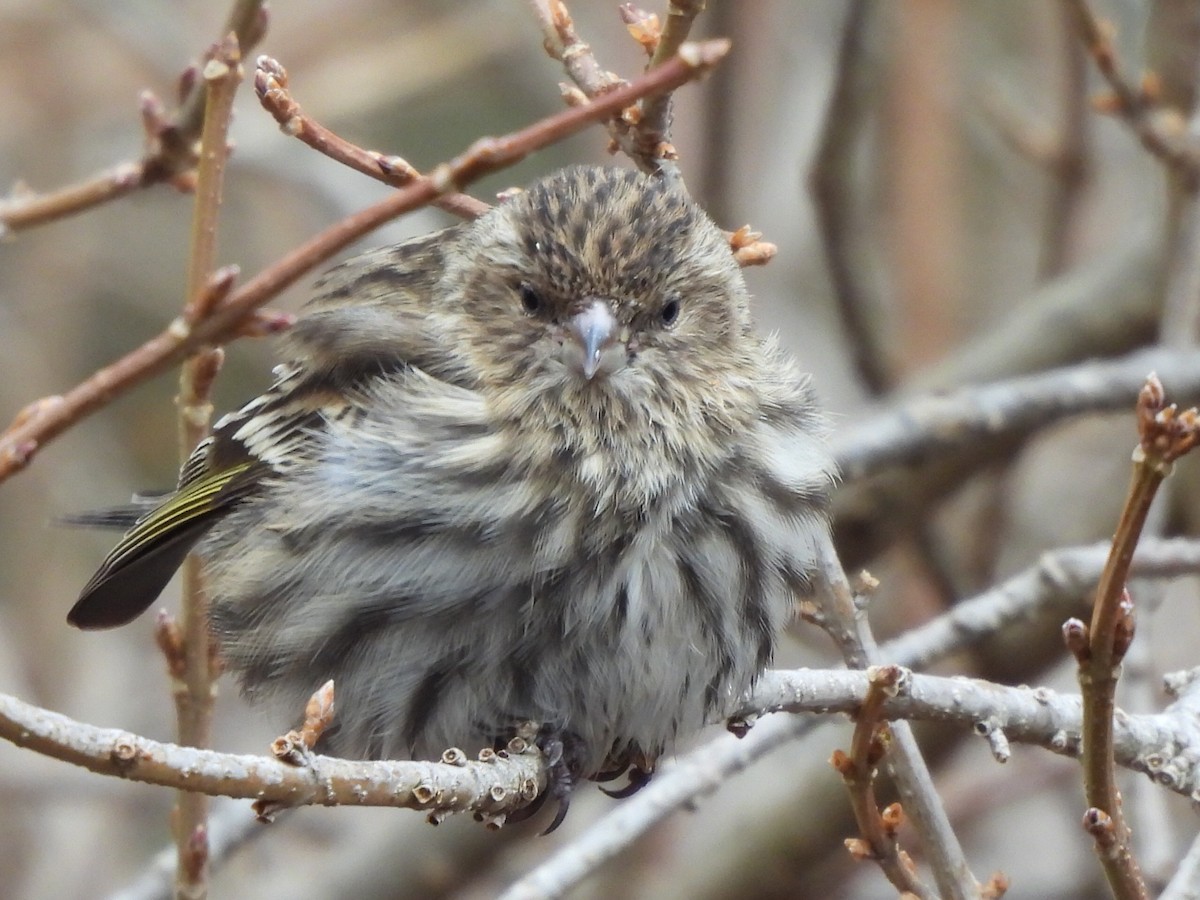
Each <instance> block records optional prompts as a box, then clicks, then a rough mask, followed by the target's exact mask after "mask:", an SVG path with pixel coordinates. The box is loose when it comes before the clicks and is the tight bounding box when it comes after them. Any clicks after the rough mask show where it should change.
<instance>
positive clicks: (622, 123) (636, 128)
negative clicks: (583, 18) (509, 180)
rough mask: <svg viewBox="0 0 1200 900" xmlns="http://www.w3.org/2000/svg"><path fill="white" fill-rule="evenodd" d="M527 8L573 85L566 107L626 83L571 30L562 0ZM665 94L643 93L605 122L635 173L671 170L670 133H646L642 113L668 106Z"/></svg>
mask: <svg viewBox="0 0 1200 900" xmlns="http://www.w3.org/2000/svg"><path fill="white" fill-rule="evenodd" d="M686 5H688V6H690V5H692V4H686ZM701 5H702V4H701ZM529 6H530V9H531V10H532V11H533V15H534V18H536V19H537V22H538V25H539V26H540V27H541V29H542V37H543V46H544V47H545V48H546V52H547V53H548V54H549V55H550V56H551V57H552V58H553V59H556V60H558V61H559V62H561V63H562V64H563V68H564V69H565V70H566V72H567V75H568V76H569V77H570V79H571V81H573V82H574V83H575V86H576V89H575V90H567V91H566V92H565V93H564V98H565V99H566V100H567V102H568V103H571V104H575V103H579V102H581V101H582V100H583V99H585V98H586V99H590V100H595V99H596V98H598V97H602V96H604V95H605V94H607V93H609V92H611V91H613V90H616V89H617V88H618V87H619V86H621V85H623V84H624V83H625V82H624V81H623V80H622V79H621V78H619V77H618V76H617V75H614V74H613V73H612V72H610V71H608V70H607V69H605V68H604V67H603V66H601V65H600V63H599V62H598V61H597V60H596V56H595V54H594V53H592V48H591V45H589V44H588V43H587V42H586V41H584V40H583V39H582V38H581V37H580V36H579V33H578V32H577V31H576V30H575V22H574V20H573V19H572V18H571V13H570V11H569V10H568V9H567V5H566V3H565V2H563V0H529ZM698 11H699V10H697V12H698ZM693 15H694V13H693ZM673 27H674V28H675V29H676V30H677V33H678V30H679V29H683V28H688V27H690V20H689V21H687V22H677V23H675V25H674V26H673ZM661 39H662V34H660V35H659V42H660V43H661ZM672 40H674V38H672ZM680 46H683V45H682V44H681V45H680ZM656 54H657V51H656ZM666 58H667V57H665V56H664V57H659V58H658V59H659V62H661V61H662V60H663V59H666ZM654 65H655V63H654V62H653V57H652V62H651V68H647V71H651V70H652V67H653V66H654ZM669 96H670V90H666V91H660V92H658V94H657V95H653V96H652V95H647V98H646V99H645V100H643V101H642V103H641V104H640V105H638V106H633V105H632V104H630V107H631V108H629V109H626V108H622V109H620V110H618V113H619V114H616V115H614V116H613V117H612V118H611V119H610V120H609V121H608V122H606V125H607V127H608V133H609V135H610V136H611V137H612V141H613V148H614V149H619V150H621V151H622V152H623V153H625V155H626V156H628V157H629V158H630V159H631V160H633V162H634V163H635V164H636V165H637V167H638V168H639V169H641V170H642V171H644V172H648V173H650V174H652V175H657V174H660V173H663V172H668V171H669V172H674V168H673V164H672V161H673V160H674V158H675V156H676V153H675V148H674V147H672V146H671V143H670V135H669V133H668V132H667V131H666V129H662V128H659V129H657V130H651V128H650V127H649V121H648V118H647V116H646V115H645V111H646V106H647V104H649V103H650V102H652V101H653V100H654V99H655V98H656V97H657V98H666V99H661V100H660V102H664V103H667V104H669V102H670V101H669ZM659 124H660V125H661V124H662V123H661V122H659Z"/></svg>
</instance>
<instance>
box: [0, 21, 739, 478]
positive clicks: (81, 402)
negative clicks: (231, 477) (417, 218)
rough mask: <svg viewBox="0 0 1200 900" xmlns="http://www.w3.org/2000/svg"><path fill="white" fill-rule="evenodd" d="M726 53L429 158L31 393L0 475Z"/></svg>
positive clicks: (687, 58)
mask: <svg viewBox="0 0 1200 900" xmlns="http://www.w3.org/2000/svg"><path fill="white" fill-rule="evenodd" d="M728 52H729V43H728V42H727V41H720V40H716V41H705V42H702V43H695V44H685V45H684V46H683V47H682V48H681V49H680V52H679V54H678V55H677V56H676V57H675V58H674V59H672V60H670V61H669V62H668V63H666V64H665V65H662V66H659V67H658V68H657V69H654V70H653V71H651V72H648V73H646V74H645V75H643V76H642V77H640V78H637V79H635V80H634V81H632V82H630V83H629V84H628V85H625V86H623V87H621V88H617V89H615V90H613V91H612V92H610V93H608V94H606V95H605V96H604V97H602V98H600V99H598V100H596V101H595V102H592V103H588V104H586V105H584V106H577V107H572V108H571V109H567V110H564V111H563V112H560V113H558V114H556V115H553V116H549V117H547V118H545V119H542V120H541V121H539V122H536V123H534V124H533V125H531V126H529V127H528V128H525V129H523V130H521V131H518V132H514V133H513V134H510V135H506V136H504V137H500V138H483V139H480V140H478V141H476V142H475V143H474V144H472V145H471V147H469V148H468V149H467V150H466V152H464V153H463V154H461V155H459V156H457V157H455V158H454V159H452V160H450V161H449V162H446V163H442V164H441V165H439V166H437V167H436V168H435V169H434V170H433V172H432V173H430V174H429V175H422V176H420V177H418V178H416V179H414V180H413V181H412V183H411V184H409V185H408V186H407V187H404V188H402V189H401V190H399V191H397V192H396V193H394V194H392V195H391V196H389V197H387V198H386V199H385V200H382V201H381V202H379V203H377V204H375V205H374V206H371V207H368V208H367V209H365V210H362V211H360V212H358V213H355V214H354V215H352V216H349V217H347V218H345V219H343V220H342V221H341V222H338V223H337V224H335V225H333V226H332V227H330V228H328V229H326V230H325V231H323V232H321V233H320V234H318V235H316V236H315V237H313V238H311V239H310V240H309V241H307V242H306V243H304V244H302V245H301V246H299V247H297V248H296V249H295V250H293V251H292V252H291V253H289V254H288V255H287V256H285V257H284V258H283V259H281V260H279V261H278V262H277V263H275V264H274V265H272V266H270V267H269V268H267V269H265V270H263V271H262V272H260V273H259V274H258V275H257V276H255V277H254V278H253V279H251V280H250V281H249V282H247V283H246V284H245V285H243V286H242V287H241V288H239V289H238V290H236V291H234V292H233V293H231V294H230V295H229V296H228V297H226V298H225V299H224V300H223V301H221V302H220V303H218V304H217V305H216V308H215V309H214V310H213V313H212V315H210V316H209V317H208V318H206V319H205V320H204V321H203V322H200V323H199V324H197V325H196V326H194V327H189V326H188V325H187V323H186V322H185V321H183V320H182V319H178V320H176V321H175V322H173V323H171V325H170V326H168V328H167V329H166V330H165V331H164V332H162V333H161V334H159V335H158V336H157V337H154V338H152V339H151V340H149V341H147V342H146V343H145V344H143V345H142V346H141V347H139V348H138V349H137V350H134V351H133V352H132V353H130V354H129V355H127V356H125V357H123V358H122V359H120V360H118V361H117V362H115V363H113V364H111V365H109V366H107V367H106V368H104V369H101V370H100V371H98V372H96V373H95V374H94V375H92V377H90V378H89V379H87V380H86V381H84V382H83V383H81V384H79V385H77V386H76V387H75V388H73V389H72V390H71V391H69V392H68V393H66V394H64V395H62V396H61V397H56V398H53V399H49V400H46V401H38V402H35V404H31V405H30V406H29V407H27V408H26V409H27V410H28V411H29V412H28V413H25V414H22V415H19V416H18V419H17V421H15V422H14V423H13V425H12V426H11V427H10V428H9V429H8V430H7V431H6V432H5V433H3V434H2V435H0V481H4V480H5V479H7V478H8V477H10V476H11V475H12V474H13V473H15V472H17V471H19V470H20V469H22V468H24V467H25V466H26V465H28V463H29V461H30V460H31V459H32V458H33V456H34V455H35V454H36V453H37V451H38V450H39V449H41V448H42V447H43V446H44V445H45V444H46V443H47V442H48V441H50V440H51V439H53V438H55V437H57V436H58V435H59V434H61V433H62V432H63V431H64V430H66V429H67V428H68V427H70V426H71V425H73V424H74V423H75V422H77V421H79V420H80V419H82V418H83V417H84V416H87V415H88V414H90V413H92V412H94V411H96V410H97V409H99V408H100V407H102V406H104V405H106V404H107V403H108V402H109V401H111V400H112V399H113V397H115V396H117V395H118V394H121V393H123V392H125V391H126V390H128V389H129V388H131V387H133V386H134V385H136V384H139V383H141V382H142V381H145V380H147V379H148V378H151V377H153V376H154V375H157V374H158V373H160V372H163V371H165V370H167V369H169V368H170V367H171V366H173V365H175V364H176V363H178V362H179V361H181V360H182V359H184V358H186V357H187V356H188V355H190V354H191V353H192V352H193V351H194V350H195V349H196V348H197V347H201V346H204V345H206V344H219V343H224V342H227V341H229V340H231V339H232V338H233V337H235V336H236V335H237V333H238V329H240V328H243V327H245V322H246V319H247V317H248V316H250V315H251V314H252V313H253V312H254V311H255V310H256V309H258V307H260V306H262V305H263V304H264V303H266V302H267V301H268V300H270V299H271V298H272V297H274V296H275V295H276V294H278V293H279V292H280V291H282V290H284V289H285V288H287V287H289V286H290V285H292V284H293V283H295V282H296V281H297V280H298V279H299V278H300V277H301V276H302V275H304V274H305V273H306V272H308V271H310V270H311V269H312V268H313V267H315V266H317V265H320V264H321V263H322V262H324V261H325V260H327V259H329V258H330V257H331V256H333V254H335V253H337V252H338V251H339V250H341V249H343V248H344V247H346V246H347V245H348V244H350V243H352V242H353V241H355V240H357V239H358V238H359V237H361V236H362V235H364V234H366V233H367V232H369V231H371V230H372V229H374V228H377V227H379V226H380V225H382V224H383V223H384V222H387V221H390V220H391V219H393V218H395V217H396V216H398V215H401V214H403V213H406V212H409V211H411V210H413V209H416V208H418V207H420V206H423V205H425V204H427V203H430V202H431V201H433V200H434V199H436V198H437V197H439V196H441V195H443V194H446V193H449V192H451V191H454V190H457V189H459V188H461V187H462V186H464V185H466V184H469V183H470V182H472V181H474V180H476V179H478V178H481V177H483V176H484V175H486V174H488V173H490V172H493V171H496V170H498V169H502V168H504V167H505V166H509V165H512V164H513V163H516V162H517V161H519V160H521V159H523V158H524V157H525V156H527V155H529V154H530V153H532V152H534V151H535V150H538V149H541V148H542V147H545V146H547V145H549V144H553V143H555V142H557V141H559V140H562V139H563V138H565V137H568V136H569V135H572V134H575V133H576V132H578V131H581V130H582V129H583V128H585V127H586V126H587V125H589V124H591V123H592V122H596V121H599V120H601V119H603V118H605V117H606V116H609V115H611V114H612V113H613V112H614V111H615V110H618V109H621V108H623V107H624V106H627V105H629V103H631V102H633V101H634V100H636V99H638V98H640V97H644V96H646V95H648V94H652V93H654V92H656V91H661V90H668V89H671V88H674V87H677V86H679V85H681V84H684V83H686V82H688V81H692V80H695V79H697V78H699V77H701V76H702V75H704V74H705V73H706V72H708V71H709V70H710V69H712V68H713V67H714V66H715V65H717V63H719V62H720V61H721V59H722V58H724V56H725V55H726V54H727V53H728Z"/></svg>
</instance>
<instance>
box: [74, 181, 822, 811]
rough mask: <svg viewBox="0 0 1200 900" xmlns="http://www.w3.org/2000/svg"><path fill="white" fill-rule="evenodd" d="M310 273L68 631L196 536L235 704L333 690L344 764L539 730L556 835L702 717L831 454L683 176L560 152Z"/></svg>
mask: <svg viewBox="0 0 1200 900" xmlns="http://www.w3.org/2000/svg"><path fill="white" fill-rule="evenodd" d="M318 287H319V294H318V296H317V297H316V299H315V300H313V301H312V302H311V303H310V304H309V306H308V307H307V308H306V312H305V314H304V315H303V316H302V317H301V318H300V319H299V321H298V322H297V323H296V325H295V327H294V328H293V329H292V330H291V332H290V333H289V335H288V337H287V338H286V349H287V351H288V357H289V358H290V359H291V360H292V361H291V362H288V363H286V364H285V365H282V366H280V367H279V368H277V369H276V380H275V383H274V384H273V385H272V386H271V388H270V389H269V390H268V391H267V392H266V393H264V394H263V395H262V396H260V397H258V398H257V399H255V400H252V401H251V402H250V403H248V404H246V405H245V406H243V407H242V408H241V409H240V410H238V411H237V412H234V413H232V414H230V415H227V416H225V417H224V418H223V419H221V420H220V421H219V422H217V424H216V426H215V427H214V429H213V432H212V435H211V436H210V437H209V438H208V439H206V440H205V441H204V442H202V443H201V444H200V445H199V446H198V447H197V448H196V450H195V452H194V453H193V454H192V455H191V457H190V459H189V460H188V461H187V462H186V464H185V465H184V466H183V469H182V472H181V474H180V477H179V483H178V487H177V489H176V491H175V492H174V493H173V494H171V495H169V496H168V497H167V498H165V499H161V498H160V500H159V502H158V504H157V505H156V506H154V507H153V509H151V510H150V511H149V512H145V511H142V514H141V516H140V517H139V518H137V520H136V523H135V524H133V526H132V528H131V530H129V532H128V533H127V534H126V535H125V537H124V538H123V539H122V540H121V542H120V543H119V544H118V546H117V547H116V548H115V549H114V550H113V552H112V553H111V554H110V555H109V556H108V558H107V559H106V560H105V561H104V563H103V565H102V566H101V567H100V569H99V571H98V572H97V573H96V574H95V576H94V577H93V578H92V579H91V581H90V582H88V584H87V586H86V587H85V588H84V589H83V592H82V594H81V596H80V598H79V600H78V602H77V603H76V604H75V606H74V608H73V609H72V610H71V612H70V615H69V617H68V618H69V621H70V622H71V623H72V624H74V625H76V626H78V627H80V628H107V627H111V626H116V625H121V624H124V623H126V622H128V621H130V620H132V619H133V618H134V617H136V616H137V615H139V614H140V613H142V612H143V611H145V610H146V609H147V608H148V607H149V606H150V605H151V604H152V603H153V602H154V600H155V599H156V597H157V596H158V594H159V593H160V592H161V590H162V589H163V587H164V586H165V584H166V583H167V581H168V580H169V579H170V578H171V575H172V573H173V572H174V571H175V569H176V568H177V567H178V566H179V564H180V563H181V561H182V559H183V558H184V556H185V555H186V554H187V553H188V552H189V551H190V550H191V549H192V548H193V547H195V548H196V549H197V550H198V552H199V554H200V556H201V558H202V560H203V562H204V567H205V572H206V583H207V588H208V591H209V594H210V598H211V599H210V617H211V628H212V632H213V634H214V636H215V638H216V640H217V642H218V645H219V647H220V653H221V656H222V659H223V660H224V662H225V664H226V667H227V668H228V669H230V670H232V671H233V673H234V674H235V675H236V677H237V678H238V680H239V681H240V683H241V686H242V688H243V690H244V692H245V694H246V695H247V696H248V697H249V698H250V699H251V700H258V699H269V700H271V701H273V702H275V703H277V704H280V705H281V707H282V709H283V710H286V711H287V713H286V714H287V715H290V716H294V715H296V714H297V712H298V711H299V710H302V709H303V707H304V702H305V700H306V699H307V698H308V697H309V695H310V694H311V693H312V692H313V691H314V690H315V689H316V688H317V687H318V686H319V685H321V684H322V683H324V682H325V681H326V680H328V679H331V678H332V679H333V680H334V682H335V684H336V690H337V713H336V717H335V722H334V724H333V727H332V728H331V729H330V730H329V731H328V732H326V734H325V735H324V736H323V738H322V743H321V745H320V749H322V750H323V751H325V752H330V753H334V754H338V755H342V756H348V757H357V758H417V759H420V758H436V757H438V756H439V755H440V754H441V753H442V751H443V750H444V749H445V748H447V747H451V746H456V747H462V748H464V749H468V750H478V749H482V748H484V747H493V746H496V745H498V744H503V742H505V741H507V740H508V738H510V737H512V736H513V734H514V733H515V732H516V729H517V728H518V727H521V726H522V723H527V722H534V723H537V724H538V725H539V731H538V743H539V745H540V746H541V747H542V749H543V750H544V751H545V752H546V754H547V756H548V758H549V760H550V762H551V785H552V790H551V791H550V792H549V793H551V794H552V795H553V796H555V797H556V798H557V799H558V800H559V801H560V806H559V817H558V819H557V820H556V823H555V824H557V821H558V820H561V816H562V814H563V813H564V812H565V809H566V798H567V796H568V795H569V792H570V790H571V788H572V787H573V785H575V784H576V783H577V782H578V781H580V780H581V779H593V780H605V779H608V778H612V777H616V776H617V775H619V774H622V773H625V772H629V773H630V780H631V784H630V787H631V788H633V787H636V786H637V785H638V784H640V783H641V782H642V781H644V780H645V778H647V777H648V775H649V773H650V772H651V771H652V769H653V767H654V763H655V760H656V759H657V758H658V757H659V756H660V755H661V754H662V753H664V752H665V751H667V750H669V749H670V748H671V747H672V746H673V745H674V743H675V742H676V740H677V739H678V738H681V737H686V736H688V735H691V734H693V733H695V732H696V731H697V730H698V729H700V728H701V727H702V726H703V725H705V724H706V723H709V722H712V721H715V720H718V719H720V718H722V717H725V716H727V715H728V714H729V712H730V711H731V710H732V709H733V707H734V705H735V704H736V703H737V701H738V699H739V698H740V697H741V696H742V695H743V694H744V693H745V691H746V690H747V689H748V688H749V687H750V686H751V685H752V684H753V682H754V680H755V679H756V677H757V676H758V675H759V674H760V673H761V672H762V671H763V669H764V667H765V666H766V665H767V664H768V662H769V661H770V660H771V657H772V653H773V651H774V649H775V645H776V641H777V638H778V637H779V635H780V632H781V630H782V628H783V627H784V625H785V623H786V621H787V619H788V618H789V616H790V614H791V612H792V610H793V606H794V603H795V598H796V597H797V595H798V594H803V593H805V592H806V591H807V589H808V587H809V577H810V574H811V572H812V568H813V562H814V559H815V556H816V545H817V543H818V540H819V539H820V538H821V536H822V534H823V533H824V532H825V531H826V529H827V520H826V513H825V510H826V506H827V498H828V494H829V492H830V489H831V485H832V482H833V464H832V461H831V458H830V455H829V453H828V451H827V449H826V446H825V443H824V430H825V425H824V419H823V416H822V415H821V413H820V412H819V410H818V408H817V406H816V404H815V402H814V399H813V394H812V389H811V387H810V384H809V380H808V377H807V376H806V375H803V374H801V372H800V371H799V370H798V368H797V367H796V365H795V364H794V363H793V362H792V361H791V360H790V359H789V358H788V357H787V356H786V355H785V354H784V353H783V352H782V351H781V349H780V348H779V347H778V345H777V344H776V342H775V341H774V340H773V339H769V338H762V337H760V336H758V335H756V334H755V332H754V331H753V330H752V328H751V319H750V312H749V295H748V293H747V290H746V287H745V284H744V282H743V279H742V275H741V271H740V269H739V267H738V265H737V263H736V261H735V260H734V258H733V255H732V253H731V252H730V246H729V243H728V240H727V239H726V238H725V237H724V235H723V234H722V232H721V231H720V230H719V229H718V228H717V227H716V226H715V225H714V224H713V222H712V221H711V220H710V219H709V217H708V216H707V215H706V214H705V213H704V212H703V211H702V210H701V209H700V207H699V206H697V205H696V204H695V203H694V202H693V201H692V200H691V199H690V198H689V196H688V195H687V193H686V191H685V189H684V188H683V186H682V184H680V183H679V182H678V181H677V180H670V179H666V178H657V177H652V176H648V175H643V174H640V173H637V172H633V171H625V170H621V169H615V168H599V167H574V168H569V169H565V170H563V171H560V172H558V173H555V174H552V175H550V176H548V177H546V178H544V179H542V180H540V181H538V182H536V183H535V184H533V185H532V186H530V187H529V188H528V189H526V190H525V191H523V192H519V193H517V194H515V195H514V196H512V197H510V198H509V199H507V200H505V201H504V202H503V203H502V204H501V205H499V206H498V207H496V208H495V209H493V210H492V211H491V212H489V213H487V214H486V215H484V216H482V217H481V218H479V219H478V220H476V221H474V222H471V223H465V224H461V225H457V226H454V227H451V228H448V229H446V230H444V231H440V232H438V233H435V234H432V235H429V236H426V237H421V238H417V239H415V240H412V241H409V242H407V243H403V244H399V245H397V246H393V247H387V248H383V249H379V250H375V251H372V252H369V253H367V254H365V255H363V256H360V257H358V258H356V259H354V260H351V261H350V262H347V263H345V264H343V265H341V266H339V267H338V268H335V269H333V270H332V271H331V272H329V273H328V274H327V275H326V276H325V277H324V278H323V280H322V281H321V282H320V283H319V285H318ZM552 827H553V826H552Z"/></svg>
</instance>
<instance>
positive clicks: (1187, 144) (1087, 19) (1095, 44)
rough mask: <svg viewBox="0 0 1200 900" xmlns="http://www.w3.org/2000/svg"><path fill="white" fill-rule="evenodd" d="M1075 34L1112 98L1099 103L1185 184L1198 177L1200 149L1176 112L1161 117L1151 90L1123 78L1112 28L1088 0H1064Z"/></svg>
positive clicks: (1162, 111) (1126, 77) (1199, 172)
mask: <svg viewBox="0 0 1200 900" xmlns="http://www.w3.org/2000/svg"><path fill="white" fill-rule="evenodd" d="M1063 2H1064V3H1065V4H1066V8H1067V12H1068V13H1069V14H1070V16H1071V18H1072V20H1073V22H1074V25H1075V30H1076V32H1077V34H1078V35H1079V38H1080V39H1081V40H1082V41H1083V44H1084V46H1085V47H1086V48H1087V50H1088V53H1090V54H1091V57H1092V60H1093V61H1094V62H1095V64H1096V69H1097V71H1099V73H1100V75H1101V76H1102V77H1103V78H1104V80H1105V82H1107V84H1108V86H1109V89H1110V90H1111V91H1112V96H1111V97H1110V98H1107V99H1103V100H1102V101H1100V102H1099V103H1098V105H1099V106H1100V108H1101V109H1103V111H1105V112H1111V113H1114V114H1115V115H1117V116H1120V118H1121V119H1122V120H1123V121H1124V122H1125V123H1126V124H1127V125H1128V126H1129V127H1130V129H1131V130H1132V131H1133V132H1134V134H1136V135H1137V137H1138V139H1139V140H1140V141H1141V142H1142V146H1143V147H1145V148H1146V149H1147V150H1148V151H1150V153H1151V154H1152V155H1153V156H1155V157H1157V158H1158V159H1160V160H1161V161H1162V162H1163V163H1164V164H1165V165H1166V166H1168V167H1169V168H1170V169H1172V170H1173V171H1175V172H1176V174H1178V175H1179V176H1180V177H1181V178H1183V179H1185V180H1187V181H1188V182H1195V181H1196V179H1197V178H1200V148H1197V146H1196V145H1195V143H1194V142H1193V141H1192V140H1191V139H1190V137H1189V135H1188V134H1187V131H1186V129H1185V127H1184V122H1183V120H1182V118H1181V117H1180V116H1179V115H1178V113H1175V114H1171V113H1169V112H1167V113H1165V114H1164V110H1162V109H1161V108H1160V107H1159V106H1158V103H1157V98H1156V97H1155V96H1154V93H1153V91H1147V90H1146V89H1145V86H1144V85H1142V84H1134V82H1133V81H1131V80H1130V79H1129V78H1128V76H1126V74H1125V71H1124V69H1123V67H1122V66H1121V61H1120V59H1119V58H1118V57H1117V51H1116V48H1115V47H1114V46H1113V41H1112V34H1111V27H1110V26H1109V25H1108V24H1107V23H1103V22H1101V21H1100V20H1099V19H1098V18H1096V14H1095V13H1094V12H1092V8H1091V6H1090V5H1089V4H1088V2H1087V0H1063Z"/></svg>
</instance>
